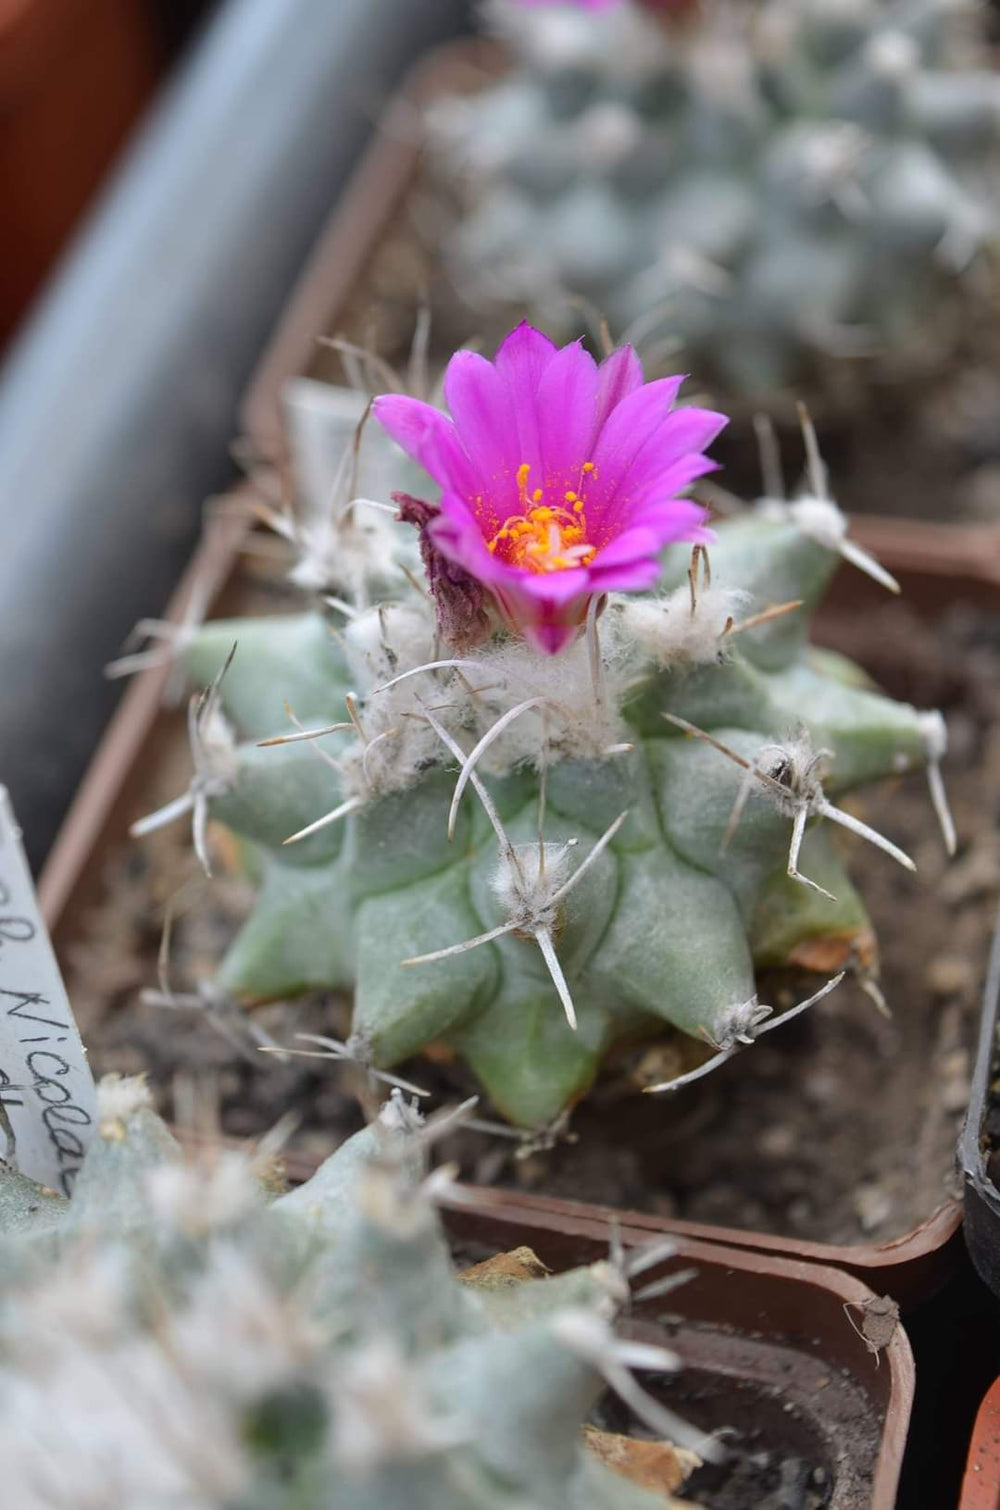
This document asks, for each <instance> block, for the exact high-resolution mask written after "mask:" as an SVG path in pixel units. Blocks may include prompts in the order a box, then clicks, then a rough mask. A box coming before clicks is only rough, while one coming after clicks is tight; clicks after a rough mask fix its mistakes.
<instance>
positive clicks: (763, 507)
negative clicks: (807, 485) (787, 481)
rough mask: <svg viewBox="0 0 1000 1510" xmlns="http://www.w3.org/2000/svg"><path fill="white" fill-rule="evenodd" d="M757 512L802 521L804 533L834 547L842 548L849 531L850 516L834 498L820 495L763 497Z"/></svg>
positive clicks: (780, 520) (776, 518)
mask: <svg viewBox="0 0 1000 1510" xmlns="http://www.w3.org/2000/svg"><path fill="white" fill-rule="evenodd" d="M756 512H757V513H758V514H759V515H760V516H761V517H762V518H764V519H770V520H773V521H774V522H775V523H776V524H784V523H786V522H789V521H790V522H791V523H792V524H796V525H798V527H799V529H800V530H801V531H802V533H803V534H804V535H808V536H809V538H810V539H811V540H815V541H816V543H817V544H818V545H822V546H825V547H826V549H827V550H830V551H838V552H839V550H840V548H841V546H842V544H843V542H844V537H845V536H846V534H847V516H846V514H844V513H843V512H842V510H841V509H839V508H838V507H837V505H836V504H835V503H834V501H833V499H832V498H816V497H813V496H811V495H809V494H807V495H806V496H805V497H803V498H796V499H794V500H793V501H792V502H790V503H789V502H787V501H786V500H785V499H782V498H760V499H758V501H757V505H756Z"/></svg>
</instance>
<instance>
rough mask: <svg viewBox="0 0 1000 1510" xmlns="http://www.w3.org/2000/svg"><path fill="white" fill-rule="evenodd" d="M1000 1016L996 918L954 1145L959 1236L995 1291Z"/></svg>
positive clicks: (999, 1283) (999, 1231) (999, 1213)
mask: <svg viewBox="0 0 1000 1510" xmlns="http://www.w3.org/2000/svg"><path fill="white" fill-rule="evenodd" d="M998 1018H1000V922H998V924H997V931H996V933H995V934H994V936H993V949H992V952H991V954H990V966H989V972H988V974H987V977H986V991H985V994H984V997H983V1015H982V1018H981V1019H980V1024H979V1046H978V1048H977V1050H976V1067H975V1071H974V1073H973V1077H972V1090H971V1092H970V1095H969V1110H968V1113H967V1115H966V1119H965V1126H964V1127H963V1129H962V1136H961V1139H960V1140H959V1145H958V1158H959V1164H960V1167H961V1170H962V1174H963V1177H964V1182H965V1194H964V1200H963V1208H964V1209H963V1218H962V1219H963V1225H964V1227H965V1241H966V1244H967V1245H968V1249H969V1254H970V1256H971V1258H972V1262H973V1263H974V1264H975V1266H976V1270H977V1271H978V1273H979V1275H980V1277H981V1279H982V1280H983V1283H984V1284H986V1285H988V1286H989V1288H990V1289H991V1290H992V1291H993V1293H994V1295H998V1296H1000V1189H998V1188H997V1185H996V1183H995V1177H996V1174H997V1171H996V1168H995V1167H993V1168H991V1165H992V1160H991V1159H990V1153H989V1145H988V1142H987V1126H986V1123H987V1118H988V1116H989V1112H990V1086H991V1084H992V1082H993V1080H994V1078H995V1068H994V1066H995V1064H996V1062H997V1053H998V1049H1000V1045H998V1042H997V1025H998Z"/></svg>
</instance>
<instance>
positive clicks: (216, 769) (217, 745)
mask: <svg viewBox="0 0 1000 1510" xmlns="http://www.w3.org/2000/svg"><path fill="white" fill-rule="evenodd" d="M193 754H194V757H195V765H196V769H197V775H198V776H199V777H201V779H202V781H203V782H206V781H207V782H210V783H212V786H213V790H212V792H211V793H210V795H213V796H214V795H216V794H217V793H218V792H222V791H228V790H229V788H230V787H231V786H233V784H234V783H235V781H236V777H237V775H238V765H237V760H236V735H235V733H234V732H233V726H232V724H231V723H230V722H229V720H228V719H227V718H226V715H225V714H224V713H223V712H222V710H221V709H220V708H218V707H216V706H215V705H214V704H213V705H211V706H209V707H208V708H207V709H206V712H205V716H204V717H203V718H202V719H201V721H200V723H199V725H198V741H197V744H196V746H195V748H194V751H193Z"/></svg>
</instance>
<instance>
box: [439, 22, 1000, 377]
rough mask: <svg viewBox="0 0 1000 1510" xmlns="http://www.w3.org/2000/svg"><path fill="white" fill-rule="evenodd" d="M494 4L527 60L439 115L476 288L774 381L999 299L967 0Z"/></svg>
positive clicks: (454, 256) (454, 252)
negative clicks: (459, 189)
mask: <svg viewBox="0 0 1000 1510" xmlns="http://www.w3.org/2000/svg"><path fill="white" fill-rule="evenodd" d="M495 11H496V14H497V17H498V19H499V24H500V26H501V29H502V30H503V32H504V33H505V34H506V36H507V39H508V41H509V42H510V43H511V46H512V50H513V53H514V56H515V61H514V63H513V66H512V67H510V68H509V69H508V70H507V71H506V72H505V73H504V75H503V76H502V77H501V78H500V80H499V81H498V82H495V83H493V84H491V85H490V86H489V87H487V88H485V89H484V90H482V91H480V92H477V93H473V94H471V95H468V96H462V97H460V98H456V99H453V100H446V101H444V102H443V103H441V104H439V105H438V106H436V107H435V109H434V111H433V113H432V116H431V131H432V138H433V140H434V141H435V142H436V144H437V147H438V150H439V154H440V157H441V160H442V161H443V163H444V164H445V165H446V166H447V167H448V168H449V169H450V170H451V172H452V174H453V175H457V178H458V180H459V182H460V183H461V185H462V186H463V194H464V206H465V208H464V212H463V215H462V218H461V219H460V221H459V222H458V224H457V226H456V227H455V229H454V230H453V231H452V232H451V233H450V235H449V239H448V241H447V243H446V250H447V254H448V256H449V258H450V263H451V266H452V269H453V271H454V273H455V276H456V280H457V282H458V284H459V287H460V288H461V289H462V290H463V291H464V292H465V293H466V294H467V296H468V299H469V302H470V303H471V304H472V305H474V306H478V305H482V304H483V303H484V302H488V301H490V300H491V299H496V298H497V297H498V296H499V297H501V298H505V299H507V300H509V301H512V302H513V303H515V304H520V305H527V307H528V308H529V309H532V310H534V311H535V312H536V313H538V314H539V315H540V316H541V318H542V319H543V320H544V321H545V322H546V323H547V325H548V326H549V327H550V328H558V327H560V322H561V328H563V329H564V330H566V331H575V327H576V326H577V325H578V323H579V318H580V301H581V299H582V300H584V301H589V302H590V304H591V305H592V307H593V308H595V309H596V311H597V312H598V313H599V314H600V315H602V316H606V317H607V319H608V320H609V321H610V323H611V326H612V328H613V329H614V330H616V331H618V332H628V331H631V330H633V329H634V330H635V331H636V333H637V334H638V333H639V332H640V331H641V332H642V333H643V335H644V336H645V337H647V338H650V337H652V338H654V339H655V338H656V337H657V336H658V335H667V336H670V337H675V338H677V339H678V340H679V341H680V342H681V343H682V346H683V350H684V354H685V355H684V360H685V362H686V363H688V364H689V365H690V366H691V368H692V369H693V370H696V371H698V372H699V374H700V375H701V377H702V378H703V379H709V380H711V381H713V382H714V383H716V384H718V385H721V386H722V388H723V389H724V391H727V392H728V393H730V394H732V395H735V396H744V395H746V396H750V397H757V398H759V396H760V395H761V394H773V393H775V392H776V391H778V390H781V389H784V388H787V387H788V386H790V385H795V387H796V392H797V393H799V394H801V391H802V385H803V384H806V383H809V382H813V381H817V380H818V381H820V382H824V380H825V377H826V376H827V375H829V371H830V364H831V359H834V360H835V359H837V358H840V357H843V356H851V355H855V356H869V357H872V356H874V357H882V356H887V357H889V358H890V359H892V361H893V362H894V363H896V364H897V365H898V364H899V363H901V362H905V361H912V360H913V359H915V358H916V359H918V360H920V361H921V362H923V363H926V362H927V361H928V360H929V359H931V360H933V359H937V358H939V357H940V356H941V354H942V353H944V352H947V351H948V350H949V348H951V347H952V346H953V345H954V344H955V342H956V340H957V339H959V338H961V337H962V336H963V334H968V332H969V330H970V328H971V324H972V320H973V318H974V317H973V316H972V315H971V314H970V311H973V310H978V311H979V313H980V315H984V314H985V313H986V310H987V309H988V306H989V302H990V300H989V296H988V294H987V295H985V296H984V293H983V283H982V281H981V279H980V281H979V282H978V283H977V280H976V279H975V278H974V277H970V276H969V275H970V274H971V272H972V265H973V264H974V263H975V262H976V261H977V259H980V254H981V253H982V252H983V251H984V249H986V248H988V247H990V246H992V245H994V244H995V241H996V233H997V217H996V185H997V161H996V152H997V145H998V138H1000V80H998V78H997V76H996V74H995V72H994V71H993V70H991V69H990V68H989V67H988V66H987V65H986V62H985V59H984V51H985V49H984V47H983V44H982V42H981V40H977V35H976V32H977V24H978V23H977V22H976V20H975V18H974V16H971V15H969V14H966V15H960V14H959V13H958V8H956V7H955V6H954V5H953V4H951V0H901V3H897V4H892V5H890V4H885V3H880V0H837V3H830V0H766V3H760V4H758V3H755V0H736V3H733V4H728V5H727V4H720V5H716V4H705V5H703V6H698V5H691V6H688V7H686V8H682V14H681V15H680V17H679V18H675V19H674V20H672V21H671V22H669V24H662V23H661V22H658V21H657V20H655V19H654V18H653V17H652V16H651V15H649V14H647V13H645V12H644V11H643V10H642V9H640V8H638V7H636V6H634V5H627V4H626V5H622V6H619V7H618V8H615V9H612V10H610V11H608V12H607V13H604V14H601V15H594V14H589V13H585V12H584V11H576V10H574V9H573V8H572V7H557V8H555V9H552V8H546V9H541V10H537V9H533V8H522V7H520V6H518V5H516V4H510V3H504V0H498V3H497V4H496V6H495ZM980 260H981V259H980ZM979 272H980V274H982V273H983V272H984V268H983V267H982V266H980V267H979ZM977 290H978V292H977ZM824 385H825V384H824Z"/></svg>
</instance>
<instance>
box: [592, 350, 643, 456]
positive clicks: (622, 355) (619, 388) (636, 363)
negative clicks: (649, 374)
mask: <svg viewBox="0 0 1000 1510" xmlns="http://www.w3.org/2000/svg"><path fill="white" fill-rule="evenodd" d="M641 387H642V363H641V362H640V360H639V358H638V357H637V356H636V354H635V350H634V348H633V347H631V346H621V347H619V349H618V350H617V351H613V352H612V353H611V355H610V356H609V357H605V359H604V361H603V362H602V363H601V365H600V367H599V368H598V369H597V410H596V413H595V415H594V435H595V439H596V437H597V435H598V434H599V433H600V431H601V430H602V429H603V427H604V425H605V424H606V423H607V420H608V417H609V415H610V414H611V411H612V409H616V408H617V407H618V405H619V404H620V403H621V402H622V400H623V399H626V398H628V396H629V394H630V393H634V392H635V390H636V389H637V388H641Z"/></svg>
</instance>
